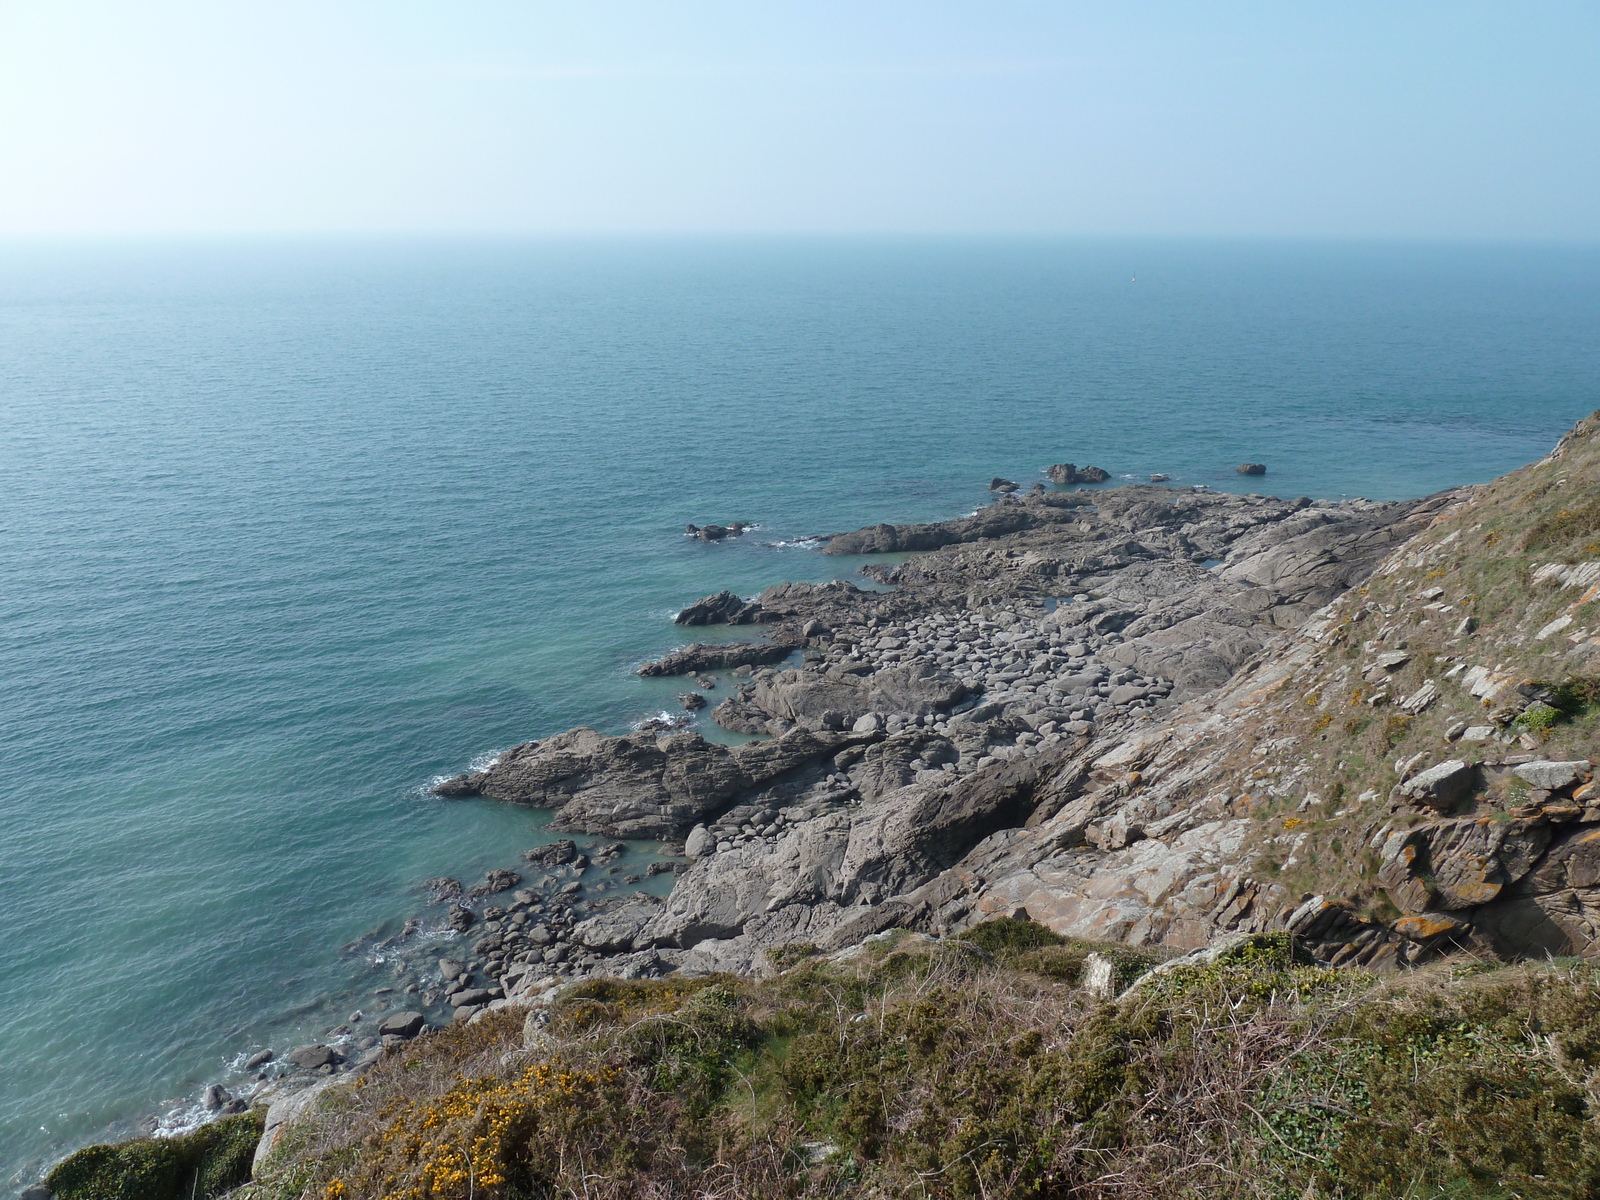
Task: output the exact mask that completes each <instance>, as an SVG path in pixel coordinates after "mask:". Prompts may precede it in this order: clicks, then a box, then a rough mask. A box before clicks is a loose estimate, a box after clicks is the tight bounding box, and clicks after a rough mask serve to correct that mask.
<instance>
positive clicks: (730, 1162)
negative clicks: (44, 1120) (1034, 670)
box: [249, 921, 1600, 1200]
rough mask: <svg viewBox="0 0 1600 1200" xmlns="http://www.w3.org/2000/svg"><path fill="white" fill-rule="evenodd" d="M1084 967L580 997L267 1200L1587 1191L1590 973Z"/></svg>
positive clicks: (342, 1113)
mask: <svg viewBox="0 0 1600 1200" xmlns="http://www.w3.org/2000/svg"><path fill="white" fill-rule="evenodd" d="M1086 949H1087V948H1086V947H1083V946H1081V945H1076V944H1071V943H1063V942H1061V941H1060V939H1057V938H1056V937H1055V936H1054V935H1052V934H1049V933H1048V931H1045V930H1043V929H1042V928H1041V927H1039V926H1035V925H1031V924H1029V923H1027V922H1020V921H1002V922H995V923H991V924H990V925H987V926H980V927H979V928H978V929H977V930H975V931H972V933H971V934H970V935H969V940H967V941H963V942H943V943H940V942H934V941H930V940H927V939H923V938H920V937H918V936H916V935H907V936H905V937H903V938H901V939H900V940H899V941H898V942H896V941H894V940H893V939H888V940H884V941H880V942H878V943H877V944H876V945H874V946H873V947H872V948H871V949H869V950H868V951H866V952H865V953H860V954H857V955H856V956H854V957H852V958H848V959H844V960H839V959H837V958H835V959H821V958H816V957H811V958H802V959H801V960H800V961H798V962H797V963H795V964H793V965H791V966H790V967H789V969H787V970H786V971H783V972H782V973H778V974H775V975H773V976H772V977H771V978H767V979H760V980H757V979H749V978H739V979H733V978H723V979H701V980H694V981H650V982H638V983H622V982H598V983H589V984H584V985H578V986H576V987H575V988H573V989H572V990H570V991H569V992H568V993H567V994H566V995H565V996H564V997H563V998H562V999H561V1000H560V1001H559V1002H558V1004H557V1005H556V1006H555V1007H554V1009H553V1010H552V1011H551V1013H550V1014H549V1021H548V1023H547V1024H546V1025H544V1026H543V1027H542V1030H536V1031H535V1034H534V1038H533V1042H532V1044H531V1046H530V1048H529V1049H526V1050H523V1049H521V1048H520V1047H521V1046H522V1039H523V1034H522V1018H521V1016H520V1015H514V1014H509V1013H508V1014H496V1015H495V1017H494V1019H491V1020H489V1021H485V1022H482V1023H480V1024H478V1025H474V1026H469V1027H464V1028H461V1029H453V1030H450V1031H447V1032H445V1033H443V1034H441V1035H438V1036H436V1037H431V1038H426V1039H423V1040H422V1041H420V1042H419V1043H417V1044H415V1045H413V1046H412V1047H409V1048H408V1049H406V1050H405V1051H404V1052H403V1053H400V1054H398V1055H394V1056H391V1057H390V1058H389V1059H387V1060H386V1061H385V1062H383V1063H382V1064H380V1065H379V1066H378V1067H377V1068H376V1069H375V1070H374V1071H373V1072H372V1073H371V1075H369V1076H368V1078H367V1080H366V1081H365V1082H364V1083H363V1084H362V1085H361V1086H360V1087H359V1088H358V1089H356V1090H355V1091H354V1092H353V1093H351V1094H347V1095H346V1096H345V1097H344V1098H342V1099H339V1100H332V1101H330V1102H328V1103H327V1104H326V1105H325V1106H324V1111H322V1112H321V1113H320V1114H318V1115H317V1117H316V1118H315V1119H314V1120H313V1121H312V1122H310V1123H307V1124H305V1125H302V1126H301V1127H300V1128H298V1129H297V1130H296V1132H295V1139H294V1142H293V1143H292V1144H291V1146H290V1147H289V1148H287V1150H286V1151H285V1152H284V1153H283V1154H282V1155H280V1156H279V1158H278V1159H277V1172H278V1173H277V1174H276V1175H275V1176H274V1177H273V1178H272V1179H271V1180H270V1181H266V1182H262V1183H260V1184H257V1185H254V1186H253V1187H252V1188H251V1189H249V1192H250V1194H251V1195H252V1196H253V1197H254V1198H255V1200H269V1198H271V1200H287V1198H288V1197H299V1196H316V1197H350V1198H355V1197H378V1196H394V1197H430V1198H431V1197H451V1198H457V1197H459V1198H461V1200H467V1198H468V1197H472V1198H474V1200H476V1197H496V1198H502V1197H504V1198H509V1197H534V1196H540V1197H544V1196H571V1197H579V1196H582V1197H594V1198H597V1200H598V1198H601V1197H620V1196H630V1197H633V1196H637V1197H669V1196H684V1197H688V1196H718V1197H751V1198H755V1197H762V1198H773V1197H800V1196H807V1197H810V1196H819V1197H820V1196H906V1197H912V1196H917V1197H1033V1196H1038V1197H1046V1196H1062V1197H1065V1196H1088V1197H1144V1196H1149V1197H1156V1196H1160V1197H1179V1196H1241V1197H1244V1196H1251V1197H1253V1196H1260V1197H1288V1198H1291V1200H1293V1198H1297V1197H1309V1196H1325V1197H1326V1196H1344V1197H1352V1198H1353V1197H1358V1196H1360V1197H1365V1196H1388V1195H1414V1196H1442V1195H1450V1196H1505V1197H1510V1196H1521V1197H1578V1196H1595V1195H1600V1140H1597V1139H1600V1126H1597V1125H1596V1123H1595V1121H1594V1119H1593V1115H1592V1114H1593V1113H1594V1112H1595V1111H1596V1109H1595V1105H1596V1100H1597V1096H1596V1093H1595V1080H1596V1077H1595V1076H1594V1074H1593V1071H1594V1069H1595V1067H1596V1066H1597V1065H1600V1005H1597V1004H1596V1000H1597V998H1600V972H1597V971H1596V970H1595V969H1594V968H1592V967H1589V966H1586V965H1581V964H1555V963H1552V964H1544V965H1540V966H1503V967H1493V968H1485V967H1480V966H1461V965H1454V966H1452V965H1447V964H1444V965H1436V966H1434V967H1430V968H1427V969H1425V970H1422V971H1417V972H1411V973H1407V974H1406V975H1404V976H1390V977H1388V978H1378V977H1374V976H1369V975H1367V974H1365V973H1362V972H1353V971H1337V970H1332V969H1326V968H1318V967H1315V966H1310V965H1302V964H1300V963H1297V962H1295V961H1294V959H1293V956H1292V952H1291V950H1290V946H1289V942H1288V940H1287V938H1285V937H1284V936H1283V935H1275V936H1260V937H1257V938H1255V939H1253V940H1251V941H1249V942H1247V943H1245V944H1243V945H1241V946H1239V947H1237V948H1236V949H1235V950H1234V951H1233V952H1232V954H1231V957H1230V958H1229V959H1228V960H1227V961H1224V962H1221V963H1218V964H1214V965H1210V966H1196V967H1184V968H1180V969H1178V970H1174V971H1170V972H1167V973H1164V974H1161V975H1159V976H1156V977H1152V979H1151V980H1150V981H1149V982H1147V984H1145V985H1144V986H1141V987H1140V988H1138V989H1136V990H1135V991H1134V992H1132V993H1131V994H1130V995H1128V996H1126V997H1124V998H1123V999H1122V1000H1121V1001H1117V1002H1109V1003H1108V1002H1103V1001H1099V1000H1096V999H1095V998H1093V997H1091V996H1089V995H1087V994H1086V993H1085V992H1083V991H1082V990H1080V989H1078V988H1077V987H1075V986H1074V984H1075V981H1076V979H1077V976H1078V973H1079V970H1080V968H1081V966H1082V961H1083V957H1084V953H1085V950H1086ZM1102 949H1103V948H1102ZM1116 953H1118V954H1119V955H1120V966H1121V968H1122V971H1123V973H1124V977H1127V976H1128V975H1131V974H1134V973H1136V972H1137V970H1138V968H1139V967H1141V966H1142V965H1143V963H1141V962H1139V961H1138V960H1137V959H1136V957H1135V956H1134V955H1133V954H1132V952H1130V951H1126V950H1121V951H1118V952H1116Z"/></svg>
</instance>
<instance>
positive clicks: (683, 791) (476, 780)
mask: <svg viewBox="0 0 1600 1200" xmlns="http://www.w3.org/2000/svg"><path fill="white" fill-rule="evenodd" d="M878 736H879V735H877V734H872V733H854V732H851V733H834V732H828V731H821V732H810V731H806V730H795V731H793V732H792V733H791V734H789V735H788V736H786V737H782V738H775V739H773V740H772V741H768V742H752V743H749V744H747V745H744V746H735V747H731V748H730V747H727V746H720V745H717V744H716V743H714V742H708V741H706V740H705V739H704V738H703V737H701V736H700V735H699V734H697V733H676V734H671V735H669V736H666V737H656V736H655V735H653V734H648V733H636V734H630V735H628V736H627V737H608V736H606V735H605V734H602V733H597V732H596V731H595V730H593V729H585V728H579V729H573V730H570V731H568V732H567V733H563V734H558V735H557V736H555V737H551V738H545V739H544V740H542V741H537V742H526V743H524V744H523V745H521V746H516V747H513V748H512V749H510V750H507V751H506V752H505V753H504V754H502V755H501V756H500V758H499V759H498V760H497V761H496V762H495V763H494V765H493V766H491V767H489V768H488V769H487V770H485V771H480V772H476V773H474V774H469V775H459V776H457V777H456V778H454V779H450V780H447V781H445V782H444V783H441V784H438V785H436V786H435V787H434V789H433V790H434V791H435V792H436V793H438V794H439V795H441V796H451V797H460V796H489V797H492V798H493V799H496V800H507V801H510V802H512V803H514V804H527V805H531V806H533V807H535V808H550V809H554V810H555V818H554V821H553V822H552V824H553V825H554V826H555V827H557V828H566V829H578V830H583V831H585V832H588V833H600V834H604V835H606V836H608V837H654V838H663V839H665V838H681V837H682V836H683V835H684V834H686V833H687V832H688V831H689V830H690V829H691V828H693V827H694V826H695V825H696V824H699V823H700V822H703V821H704V820H706V819H707V818H708V817H713V816H716V815H717V814H719V813H721V812H722V811H724V810H725V809H727V808H729V807H731V806H732V805H733V804H734V802H735V800H736V798H737V797H738V796H739V795H740V794H741V793H743V792H747V791H750V790H752V789H759V788H762V787H765V786H767V785H768V784H772V783H775V782H777V781H779V780H781V779H783V778H784V777H785V776H788V775H791V774H794V773H796V772H799V771H801V770H803V769H804V768H806V767H808V766H811V765H813V764H814V763H816V762H817V761H818V760H821V759H826V758H829V757H831V756H833V755H835V754H837V753H839V752H840V751H841V750H845V749H848V748H850V747H856V746H863V745H866V744H868V743H870V742H872V741H875V740H877V737H878Z"/></svg>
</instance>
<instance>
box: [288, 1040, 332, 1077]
mask: <svg viewBox="0 0 1600 1200" xmlns="http://www.w3.org/2000/svg"><path fill="white" fill-rule="evenodd" d="M289 1061H290V1062H291V1063H293V1064H294V1065H295V1066H297V1067H300V1068H301V1069H302V1070H306V1071H314V1070H316V1069H317V1068H318V1067H325V1066H330V1065H332V1064H334V1063H337V1062H338V1061H339V1053H338V1051H336V1050H334V1049H333V1048H332V1047H331V1046H324V1045H322V1044H320V1043H317V1044H314V1045H310V1046H301V1047H300V1048H299V1049H297V1050H294V1051H292V1052H291V1053H290V1055H289Z"/></svg>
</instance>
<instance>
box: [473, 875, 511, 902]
mask: <svg viewBox="0 0 1600 1200" xmlns="http://www.w3.org/2000/svg"><path fill="white" fill-rule="evenodd" d="M521 882H522V876H521V875H518V874H517V873H516V872H515V871H506V870H495V871H490V872H489V873H488V874H487V875H485V876H484V877H483V882H482V883H480V884H478V885H477V886H476V887H475V888H473V889H472V892H471V895H472V896H473V898H474V899H477V898H481V897H483V896H494V895H498V894H499V893H500V892H509V891H510V890H511V889H512V888H514V887H516V886H517V884H519V883H521Z"/></svg>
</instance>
